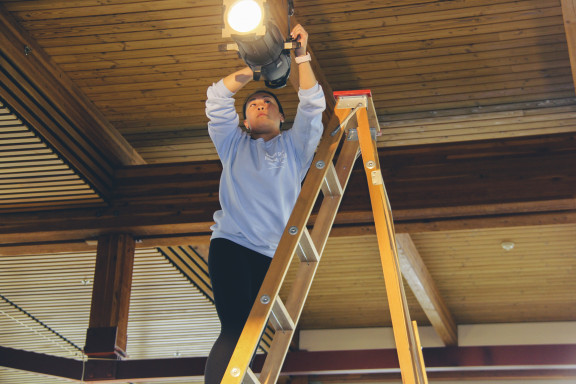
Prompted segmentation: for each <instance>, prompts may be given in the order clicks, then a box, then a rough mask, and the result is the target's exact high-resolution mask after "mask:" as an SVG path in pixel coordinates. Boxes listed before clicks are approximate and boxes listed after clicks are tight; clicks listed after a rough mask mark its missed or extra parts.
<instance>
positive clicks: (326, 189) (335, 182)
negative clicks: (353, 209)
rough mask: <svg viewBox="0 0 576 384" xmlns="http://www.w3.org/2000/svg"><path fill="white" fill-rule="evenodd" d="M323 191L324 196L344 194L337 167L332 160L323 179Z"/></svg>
mask: <svg viewBox="0 0 576 384" xmlns="http://www.w3.org/2000/svg"><path fill="white" fill-rule="evenodd" d="M322 193H323V194H324V197H327V196H342V194H343V193H344V192H343V191H342V185H341V184H340V180H339V179H338V174H337V173H336V168H335V167H334V163H332V162H330V165H328V169H327V170H326V176H325V177H324V180H323V181H322Z"/></svg>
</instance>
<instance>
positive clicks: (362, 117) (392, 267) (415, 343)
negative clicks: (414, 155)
mask: <svg viewBox="0 0 576 384" xmlns="http://www.w3.org/2000/svg"><path fill="white" fill-rule="evenodd" d="M334 96H335V98H336V101H337V104H336V108H335V111H334V116H333V117H332V119H331V121H330V123H329V125H328V127H327V128H326V129H325V130H324V135H323V137H322V140H321V142H320V145H319V147H318V150H317V151H316V155H315V157H314V160H313V161H312V165H311V167H310V170H309V171H308V174H307V176H306V179H305V181H304V184H303V186H302V190H301V192H300V195H299V197H298V200H297V201H296V204H295V205H294V209H293V210H292V214H291V216H290V218H289V220H288V223H287V225H286V228H285V230H284V233H283V234H282V237H281V239H280V242H279V244H278V249H277V250H276V253H275V254H274V258H273V259H272V263H271V264H270V268H269V270H268V273H267V274H266V277H265V279H264V281H263V283H262V287H261V288H260V291H259V293H258V296H257V299H256V302H255V303H254V306H253V307H252V310H251V312H250V316H249V317H248V320H247V322H246V325H245V327H244V329H243V331H242V334H241V336H240V339H239V340H238V343H237V345H236V348H235V350H234V352H233V354H232V357H231V359H230V362H229V364H228V367H227V369H226V372H225V374H224V377H223V379H222V382H221V384H240V383H250V384H273V383H276V381H277V380H278V376H279V375H280V371H281V369H282V364H283V363H284V359H285V357H286V354H287V352H288V348H289V346H290V342H291V341H292V337H293V335H294V333H295V331H296V324H297V323H298V320H299V318H300V315H301V313H302V309H303V308H304V304H305V301H306V298H307V296H308V292H309V290H310V287H311V285H312V281H313V279H314V276H315V274H316V270H317V268H318V264H319V262H320V257H321V255H322V252H323V251H324V247H325V245H326V242H327V240H328V236H329V234H330V230H331V228H332V225H333V223H334V219H335V217H336V213H337V211H338V208H339V206H340V202H341V201H342V196H343V194H344V190H345V188H346V186H347V184H348V180H349V178H350V175H351V173H352V169H353V167H354V163H355V161H356V159H357V158H358V156H359V155H360V153H361V154H362V161H363V164H364V169H365V171H366V175H367V179H368V185H369V191H370V199H371V202H372V210H373V213H374V222H375V226H376V233H377V237H378V246H379V250H380V257H381V262H382V268H383V272H384V280H385V284H386V292H387V296H388V301H389V305H390V313H391V316H392V326H393V329H394V338H395V340H396V348H397V353H398V358H399V362H400V370H401V372H402V381H403V383H404V384H427V378H426V371H425V369H424V363H423V358H422V354H421V348H420V344H419V339H418V331H417V328H416V325H415V323H411V321H410V316H409V313H408V306H407V303H406V298H405V294H404V288H403V285H402V277H401V274H400V268H399V263H398V256H397V252H396V243H395V240H394V228H393V222H392V216H391V210H390V205H389V203H388V198H387V196H386V191H385V189H384V184H383V181H382V173H381V171H380V163H379V159H378V151H377V148H376V140H375V139H376V137H375V136H376V135H375V131H379V126H378V119H377V116H376V113H375V109H374V104H373V102H372V95H371V92H370V91H368V90H361V91H346V92H335V93H334ZM353 120H356V122H357V126H358V128H357V130H354V129H350V130H348V132H347V138H346V140H344V144H343V145H342V148H341V150H340V153H339V155H338V159H337V161H336V164H334V162H333V160H334V156H335V154H336V151H337V149H338V147H339V144H340V142H341V139H342V135H343V134H344V130H345V128H346V125H347V124H348V123H349V122H350V121H353ZM371 125H372V127H373V128H374V129H372V133H371V129H370V128H371ZM356 138H357V139H356ZM320 191H322V193H323V199H322V203H321V205H320V209H319V211H318V214H317V216H316V220H315V222H314V225H313V226H312V229H311V231H308V229H307V224H308V220H309V218H310V215H311V213H312V209H313V208H314V205H315V203H316V200H317V199H318V196H319V194H320ZM295 254H297V255H298V257H299V259H300V263H299V267H298V271H297V274H296V278H295V280H294V282H293V285H292V287H291V289H290V292H289V294H288V298H287V301H286V304H284V303H283V302H282V300H281V299H280V296H279V293H280V289H281V287H282V284H283V282H284V278H285V277H286V274H287V272H288V269H289V268H290V264H291V261H292V258H293V256H294V255H295ZM269 320H270V322H271V323H272V325H273V327H274V328H275V330H276V332H275V333H274V336H273V338H272V343H271V345H270V348H269V351H268V354H267V356H266V359H265V362H264V366H263V367H262V372H261V373H260V375H259V377H257V376H256V375H255V374H254V373H253V372H252V371H251V370H250V368H249V364H250V362H251V359H252V356H253V355H254V353H255V351H256V348H257V347H258V344H259V340H260V337H261V335H262V333H263V331H264V330H265V328H266V325H267V323H268V321H269Z"/></svg>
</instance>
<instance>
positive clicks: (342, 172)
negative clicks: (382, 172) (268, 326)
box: [260, 110, 359, 384]
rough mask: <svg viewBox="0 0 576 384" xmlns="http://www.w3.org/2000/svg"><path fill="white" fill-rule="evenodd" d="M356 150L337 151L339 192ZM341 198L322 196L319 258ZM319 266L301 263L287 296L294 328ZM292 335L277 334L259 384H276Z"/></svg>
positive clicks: (316, 234)
mask: <svg viewBox="0 0 576 384" xmlns="http://www.w3.org/2000/svg"><path fill="white" fill-rule="evenodd" d="M337 111H338V110H337ZM349 112H350V110H344V111H343V112H342V115H339V118H340V119H341V120H342V116H347V115H348V114H349ZM358 149H359V145H358V141H345V143H344V145H343V146H342V149H341V151H340V155H339V156H338V160H337V162H336V166H335V171H336V175H337V177H338V181H339V183H340V185H341V189H342V192H343V191H344V190H345V188H346V185H347V184H348V180H349V179H350V175H351V174H352V169H353V167H354V163H355V161H356V158H357V155H358ZM342 197H343V193H341V194H337V195H331V196H326V195H325V196H324V199H323V201H322V205H321V206H320V211H319V213H318V216H317V218H316V221H315V223H314V227H313V229H312V239H313V241H314V244H315V245H316V249H317V250H318V254H319V255H322V253H323V251H324V247H325V245H326V242H327V240H328V236H329V234H330V229H331V228H332V224H333V223H334V220H335V218H336V213H337V211H338V208H339V206H340V203H341V201H342ZM318 265H319V263H318V262H309V263H308V262H302V263H300V266H299V269H298V272H297V275H296V278H295V280H294V285H293V287H292V289H291V290H290V293H289V295H288V299H287V301H286V308H287V310H288V312H289V313H290V315H291V316H292V318H293V319H294V322H295V323H296V324H297V323H298V321H299V320H300V315H301V314H302V310H303V309H304V305H305V303H306V298H307V297H308V292H309V291H310V287H311V286H312V281H313V280H314V276H315V274H316V271H317V269H318ZM294 332H295V330H294V331H284V332H282V333H279V332H277V333H276V334H275V336H274V340H273V341H272V344H271V345H270V349H269V352H268V356H267V357H266V360H265V361H264V366H263V367H262V372H261V373H260V382H261V383H262V384H273V383H276V382H277V380H278V377H279V376H280V372H281V370H282V365H283V363H284V360H285V358H286V354H287V353H288V349H289V347H290V343H291V341H292V338H293V336H294Z"/></svg>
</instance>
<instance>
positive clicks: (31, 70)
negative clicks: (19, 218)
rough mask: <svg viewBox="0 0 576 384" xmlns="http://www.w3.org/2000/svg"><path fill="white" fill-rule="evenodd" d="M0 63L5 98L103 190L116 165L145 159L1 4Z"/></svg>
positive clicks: (0, 94) (107, 189)
mask: <svg viewBox="0 0 576 384" xmlns="http://www.w3.org/2000/svg"><path fill="white" fill-rule="evenodd" d="M0 67H2V69H3V71H2V81H1V84H2V86H1V87H0V98H1V99H4V100H5V101H6V102H7V103H8V104H9V107H10V108H11V109H12V110H13V111H14V112H16V113H17V114H18V115H19V116H20V117H21V118H23V119H24V120H26V122H27V123H29V124H30V125H32V126H33V128H34V129H35V130H36V131H37V132H38V133H39V134H40V135H42V136H43V137H44V139H45V140H46V141H47V142H49V144H50V145H51V146H52V147H53V148H54V149H55V150H56V151H57V152H58V153H60V154H61V155H62V156H63V157H64V158H65V159H66V160H67V161H68V162H69V163H70V164H71V165H72V166H73V167H74V168H75V169H77V170H78V171H80V172H81V173H82V175H83V176H84V177H85V178H86V179H87V180H88V181H89V182H90V183H91V184H92V185H95V186H96V187H97V188H98V190H99V192H100V193H102V194H104V195H108V194H109V193H110V189H111V181H112V177H113V169H114V168H116V167H119V166H124V165H136V164H145V163H146V162H145V161H144V160H143V159H142V157H141V156H140V155H139V154H138V153H137V152H136V151H135V150H134V148H132V146H130V144H128V142H127V141H126V140H125V139H124V138H123V137H122V135H120V133H119V132H118V131H117V130H116V129H115V128H114V127H113V126H112V125H111V124H110V123H109V122H108V121H107V120H106V119H105V118H104V116H103V115H102V114H101V113H100V112H99V111H98V110H97V109H96V107H95V106H94V105H93V104H92V103H91V102H90V101H89V100H88V98H87V97H86V96H85V95H84V94H83V93H82V91H80V89H79V87H77V86H76V85H75V84H74V83H73V82H72V81H71V80H70V78H69V77H68V76H67V75H66V74H65V73H64V72H63V71H62V70H61V69H60V68H59V67H58V66H57V65H56V64H55V63H54V62H53V61H52V60H51V58H50V57H49V56H48V55H47V54H46V53H45V51H44V50H43V49H42V47H41V46H40V45H38V44H37V43H36V42H35V40H34V39H33V38H32V37H31V36H30V35H29V34H28V33H27V32H26V31H25V30H24V29H23V28H22V27H21V26H20V25H19V24H18V22H17V21H16V20H15V19H14V18H13V17H12V15H11V14H10V13H9V12H8V11H7V10H6V9H5V8H4V6H2V5H0Z"/></svg>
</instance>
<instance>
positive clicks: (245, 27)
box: [228, 0, 262, 33]
mask: <svg viewBox="0 0 576 384" xmlns="http://www.w3.org/2000/svg"><path fill="white" fill-rule="evenodd" d="M261 20H262V9H261V8H260V6H259V5H258V4H257V3H256V2H255V1H253V0H240V1H238V2H236V3H234V5H232V7H231V8H230V11H229V12H228V24H229V25H230V27H231V28H232V29H234V30H235V31H237V32H240V33H246V32H250V31H251V30H253V29H255V28H256V27H257V26H258V25H259V24H260V22H261Z"/></svg>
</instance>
